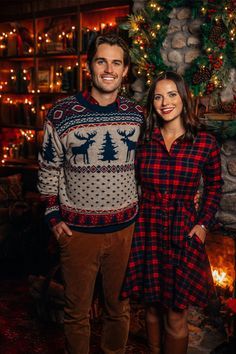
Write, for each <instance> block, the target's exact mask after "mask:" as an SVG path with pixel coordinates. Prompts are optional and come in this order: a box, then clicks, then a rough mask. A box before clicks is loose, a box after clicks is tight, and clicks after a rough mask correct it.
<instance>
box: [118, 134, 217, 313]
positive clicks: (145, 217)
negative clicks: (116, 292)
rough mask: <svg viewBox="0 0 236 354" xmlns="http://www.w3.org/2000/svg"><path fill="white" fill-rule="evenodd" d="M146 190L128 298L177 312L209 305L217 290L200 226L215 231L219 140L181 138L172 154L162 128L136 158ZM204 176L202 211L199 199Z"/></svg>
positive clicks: (125, 289)
mask: <svg viewBox="0 0 236 354" xmlns="http://www.w3.org/2000/svg"><path fill="white" fill-rule="evenodd" d="M136 159H137V161H136V166H137V175H138V176H137V177H138V180H139V183H140V185H141V189H142V197H141V200H140V212H139V216H138V219H137V222H136V230H135V233H134V238H133V243H132V248H131V254H130V259H129V263H128V268H127V274H126V279H125V282H124V287H123V291H122V297H123V298H125V297H127V296H129V297H133V298H136V299H139V300H142V301H144V302H147V303H152V302H161V303H162V304H163V305H164V306H167V307H169V308H173V309H184V308H186V307H188V305H190V304H191V305H197V306H201V307H203V306H205V305H206V304H207V300H208V297H209V293H210V291H211V290H213V283H212V277H211V272H210V266H209V261H208V257H207V255H206V252H205V246H204V244H203V243H202V242H201V240H200V239H199V238H198V237H197V236H196V235H194V236H193V237H192V238H189V237H188V233H189V232H190V230H191V228H192V227H193V226H194V225H196V224H204V225H205V226H206V227H210V226H211V224H212V222H213V219H214V215H215V213H216V211H217V207H218V205H219V200H220V195H221V186H222V183H223V182H222V179H221V163H220V150H219V147H218V146H217V144H216V141H215V138H214V137H213V136H211V135H210V134H208V133H205V132H200V133H198V135H197V137H196V138H195V139H194V141H193V142H190V141H186V140H185V141H183V140H181V139H180V138H179V139H177V140H176V141H175V142H174V143H173V144H172V147H171V150H170V151H169V152H168V151H167V149H166V146H165V143H164V140H163V137H162V135H161V133H160V131H159V129H158V128H156V129H155V131H154V134H153V138H152V140H151V141H150V142H149V143H143V144H142V143H141V144H140V145H139V147H138V150H137V157H136ZM201 176H202V178H203V181H204V191H203V197H202V199H203V200H202V203H201V205H202V207H201V208H200V210H199V211H198V212H196V210H195V207H194V196H195V194H196V192H197V190H198V188H199V184H200V179H201Z"/></svg>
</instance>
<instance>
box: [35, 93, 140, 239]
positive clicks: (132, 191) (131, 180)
mask: <svg viewBox="0 0 236 354" xmlns="http://www.w3.org/2000/svg"><path fill="white" fill-rule="evenodd" d="M142 123H143V111H142V108H141V107H140V106H139V105H137V104H135V103H134V102H131V101H130V100H128V99H126V98H124V97H119V98H118V100H117V101H116V102H115V103H113V104H110V105H108V106H105V107H104V106H99V105H97V104H92V103H91V102H90V101H88V100H87V99H85V97H84V96H83V95H82V94H81V93H79V94H78V95H76V96H71V97H68V98H66V99H63V100H61V101H59V102H57V104H56V105H55V106H54V107H53V108H52V109H51V110H50V111H49V113H48V116H47V119H46V122H45V132H44V140H43V144H42V149H41V152H40V154H39V167H40V168H39V180H38V189H39V192H40V193H41V195H42V197H43V199H44V201H45V202H46V212H45V216H46V219H47V221H48V222H49V224H50V226H53V225H55V224H57V223H58V222H60V221H62V220H63V221H64V222H66V223H67V225H68V226H69V227H70V228H71V229H75V230H80V229H81V228H82V229H83V230H84V231H86V230H87V231H88V230H91V229H93V231H94V230H96V232H99V230H102V229H104V227H105V229H106V228H109V227H111V228H112V227H113V230H114V229H119V228H121V226H122V225H125V224H127V223H129V222H131V221H132V220H134V218H135V216H136V214H137V207H138V197H137V189H136V181H135V170H134V154H135V148H136V143H137V140H138V137H139V134H140V127H141V125H142ZM113 230H112V231H113Z"/></svg>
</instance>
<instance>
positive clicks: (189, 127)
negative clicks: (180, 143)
mask: <svg viewBox="0 0 236 354" xmlns="http://www.w3.org/2000/svg"><path fill="white" fill-rule="evenodd" d="M165 79H166V80H171V81H173V82H174V83H175V84H176V87H177V90H178V93H179V95H180V97H181V100H182V102H183V110H182V112H181V117H182V119H183V125H184V128H185V134H184V136H183V138H184V139H190V140H193V139H194V137H195V136H196V134H197V131H198V128H199V126H200V122H199V119H198V117H197V116H196V115H195V114H194V109H193V102H192V98H191V94H190V91H189V89H188V87H187V85H186V83H185V82H184V80H183V78H182V77H181V76H180V75H178V74H177V73H175V72H173V71H165V72H161V73H160V74H158V76H157V77H156V79H155V80H154V81H153V83H152V84H151V86H150V89H149V92H148V96H147V103H146V124H145V127H144V132H143V137H144V138H145V139H147V140H150V139H151V137H152V133H153V130H154V127H155V125H157V126H158V127H161V126H162V125H163V120H162V117H161V116H160V115H159V114H158V113H157V112H156V110H155V108H154V104H153V103H154V96H155V88H156V85H157V83H158V82H159V81H161V80H165Z"/></svg>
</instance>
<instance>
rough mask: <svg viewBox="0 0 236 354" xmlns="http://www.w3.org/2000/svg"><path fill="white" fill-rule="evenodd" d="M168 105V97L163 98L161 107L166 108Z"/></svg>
mask: <svg viewBox="0 0 236 354" xmlns="http://www.w3.org/2000/svg"><path fill="white" fill-rule="evenodd" d="M168 103H169V97H167V96H163V99H162V105H163V106H166V105H167V104H168Z"/></svg>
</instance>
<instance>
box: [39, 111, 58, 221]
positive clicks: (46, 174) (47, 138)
mask: <svg viewBox="0 0 236 354" xmlns="http://www.w3.org/2000/svg"><path fill="white" fill-rule="evenodd" d="M63 162H64V153H63V147H62V144H61V142H60V139H59V137H58V134H57V132H56V130H55V128H54V126H53V124H52V122H51V120H50V112H49V114H48V118H47V120H46V122H45V127H44V138H43V143H42V148H41V151H40V153H39V175H38V190H39V192H40V194H41V198H42V200H43V201H44V203H45V205H46V211H45V217H46V221H47V222H48V223H49V225H50V226H51V227H52V226H54V225H55V224H57V223H58V222H60V221H61V216H60V208H59V199H58V195H59V181H60V178H61V175H62V167H63Z"/></svg>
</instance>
